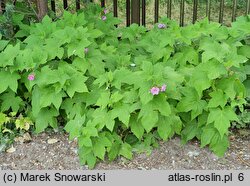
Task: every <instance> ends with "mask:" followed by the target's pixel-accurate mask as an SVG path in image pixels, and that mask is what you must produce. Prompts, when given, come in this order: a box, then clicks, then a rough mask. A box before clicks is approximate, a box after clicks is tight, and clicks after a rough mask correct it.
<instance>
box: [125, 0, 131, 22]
mask: <svg viewBox="0 0 250 186" xmlns="http://www.w3.org/2000/svg"><path fill="white" fill-rule="evenodd" d="M126 25H127V26H129V25H130V0H126Z"/></svg>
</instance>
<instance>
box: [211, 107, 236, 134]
mask: <svg viewBox="0 0 250 186" xmlns="http://www.w3.org/2000/svg"><path fill="white" fill-rule="evenodd" d="M237 120H238V117H237V115H236V114H235V112H234V111H233V110H232V108H231V107H229V106H226V107H225V108H224V109H220V108H215V109H210V113H209V115H208V119H207V123H208V124H209V123H212V122H214V127H215V128H216V129H217V130H218V131H219V134H220V135H221V137H223V136H224V134H227V132H228V128H229V127H230V121H237Z"/></svg>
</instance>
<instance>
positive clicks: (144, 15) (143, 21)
mask: <svg viewBox="0 0 250 186" xmlns="http://www.w3.org/2000/svg"><path fill="white" fill-rule="evenodd" d="M142 25H143V26H146V0H142Z"/></svg>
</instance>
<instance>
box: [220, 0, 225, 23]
mask: <svg viewBox="0 0 250 186" xmlns="http://www.w3.org/2000/svg"><path fill="white" fill-rule="evenodd" d="M223 14H224V0H220V13H219V23H221V24H222V23H223Z"/></svg>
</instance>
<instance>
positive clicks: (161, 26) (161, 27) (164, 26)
mask: <svg viewBox="0 0 250 186" xmlns="http://www.w3.org/2000/svg"><path fill="white" fill-rule="evenodd" d="M158 28H159V29H164V28H166V25H165V24H164V23H159V24H158Z"/></svg>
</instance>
